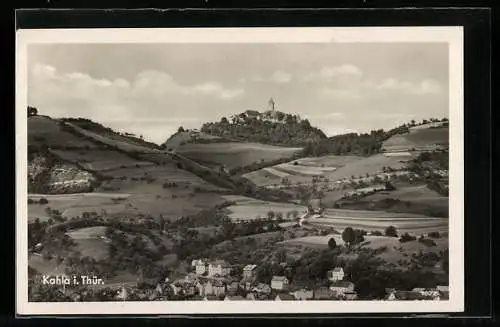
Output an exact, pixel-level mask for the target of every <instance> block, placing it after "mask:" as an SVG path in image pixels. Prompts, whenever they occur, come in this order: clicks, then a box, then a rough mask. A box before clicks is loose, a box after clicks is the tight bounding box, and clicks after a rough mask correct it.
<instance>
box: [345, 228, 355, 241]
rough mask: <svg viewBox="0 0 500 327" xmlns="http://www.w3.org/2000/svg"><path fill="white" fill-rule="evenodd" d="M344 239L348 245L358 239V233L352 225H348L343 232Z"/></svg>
mask: <svg viewBox="0 0 500 327" xmlns="http://www.w3.org/2000/svg"><path fill="white" fill-rule="evenodd" d="M342 240H343V241H344V242H345V243H346V244H347V245H351V244H353V243H354V241H355V240H356V234H355V233H354V230H353V229H352V227H347V228H346V229H344V231H343V232H342Z"/></svg>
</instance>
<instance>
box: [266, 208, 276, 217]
mask: <svg viewBox="0 0 500 327" xmlns="http://www.w3.org/2000/svg"><path fill="white" fill-rule="evenodd" d="M274 217H275V214H274V211H272V210H269V211H268V212H267V218H268V219H273V218H274Z"/></svg>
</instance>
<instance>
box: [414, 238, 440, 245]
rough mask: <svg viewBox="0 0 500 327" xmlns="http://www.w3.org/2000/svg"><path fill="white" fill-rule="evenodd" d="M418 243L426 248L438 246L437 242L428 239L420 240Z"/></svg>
mask: <svg viewBox="0 0 500 327" xmlns="http://www.w3.org/2000/svg"><path fill="white" fill-rule="evenodd" d="M418 241H419V242H420V243H422V244H424V245H426V246H436V242H434V241H433V240H431V239H428V238H424V239H419V240H418Z"/></svg>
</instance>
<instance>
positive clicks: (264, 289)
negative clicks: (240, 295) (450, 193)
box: [252, 283, 272, 294]
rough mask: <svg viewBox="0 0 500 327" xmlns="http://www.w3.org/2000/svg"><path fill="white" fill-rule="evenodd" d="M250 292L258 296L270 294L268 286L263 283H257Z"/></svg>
mask: <svg viewBox="0 0 500 327" xmlns="http://www.w3.org/2000/svg"><path fill="white" fill-rule="evenodd" d="M252 291H253V292H256V293H260V294H269V293H271V291H272V290H271V287H270V286H269V285H267V284H264V283H259V284H257V286H255V287H254V288H253V289H252Z"/></svg>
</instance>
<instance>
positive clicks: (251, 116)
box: [245, 110, 260, 119]
mask: <svg viewBox="0 0 500 327" xmlns="http://www.w3.org/2000/svg"><path fill="white" fill-rule="evenodd" d="M245 116H246V117H247V118H249V119H259V118H260V112H258V111H257V110H247V111H245Z"/></svg>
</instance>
